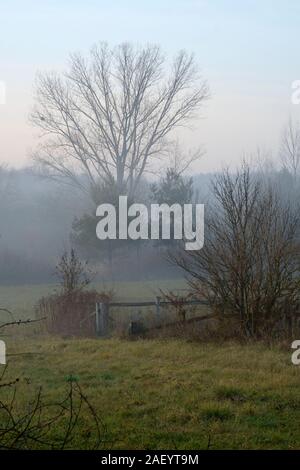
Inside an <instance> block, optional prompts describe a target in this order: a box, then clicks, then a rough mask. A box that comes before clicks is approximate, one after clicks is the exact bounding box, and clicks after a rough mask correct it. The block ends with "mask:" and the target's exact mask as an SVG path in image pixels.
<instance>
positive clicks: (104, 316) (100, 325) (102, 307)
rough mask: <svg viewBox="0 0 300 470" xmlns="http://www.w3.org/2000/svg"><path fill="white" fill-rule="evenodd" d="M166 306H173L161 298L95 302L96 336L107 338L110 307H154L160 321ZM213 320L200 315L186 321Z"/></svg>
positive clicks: (186, 302) (187, 302)
mask: <svg viewBox="0 0 300 470" xmlns="http://www.w3.org/2000/svg"><path fill="white" fill-rule="evenodd" d="M180 304H181V305H208V302H207V301H206V300H194V299H193V300H184V301H181V302H180ZM166 306H174V303H173V302H170V301H167V300H161V297H156V300H155V301H152V302H151V301H149V302H97V303H96V334H97V336H102V337H105V336H108V334H109V311H110V308H112V307H123V308H124V307H125V308H130V307H155V312H156V318H157V320H159V319H161V308H162V307H166ZM209 318H213V315H202V316H199V317H194V318H191V319H189V320H187V323H191V322H193V321H201V320H206V319H209ZM178 323H179V322H172V323H168V324H166V325H163V326H173V325H176V324H178ZM161 327H162V325H157V326H155V327H154V328H161Z"/></svg>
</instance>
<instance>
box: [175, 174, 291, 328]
mask: <svg viewBox="0 0 300 470" xmlns="http://www.w3.org/2000/svg"><path fill="white" fill-rule="evenodd" d="M212 197H214V200H215V204H214V205H213V207H211V208H210V210H209V211H208V210H207V211H206V214H207V217H206V221H205V224H206V225H205V230H206V235H205V243H204V247H203V249H202V250H200V251H190V252H182V253H181V254H180V255H179V256H176V257H175V261H176V263H177V264H179V265H180V266H181V267H182V268H183V269H184V270H185V271H186V272H187V273H188V275H189V280H190V285H191V287H192V290H193V291H194V292H196V293H197V295H198V296H200V297H201V296H203V297H204V298H206V299H208V300H209V302H210V305H211V306H212V308H213V309H214V310H215V312H216V313H218V314H219V315H220V318H221V319H226V318H227V319H228V318H231V319H233V321H234V322H235V321H236V324H237V325H238V327H239V329H240V331H242V333H243V334H245V335H246V336H251V337H260V336H263V335H265V334H266V333H267V332H268V333H271V332H272V331H275V330H276V328H277V326H278V323H279V322H280V321H285V320H288V324H290V320H292V319H293V318H294V316H295V314H296V313H298V309H299V300H300V299H299V244H298V240H297V229H298V217H297V214H296V213H294V211H293V210H292V209H291V208H290V207H289V206H288V205H287V204H283V203H282V202H281V201H280V199H279V196H278V195H277V194H276V192H275V190H274V189H273V188H272V187H270V186H269V185H265V184H264V182H263V181H262V180H260V179H258V177H257V176H255V175H253V174H251V173H250V170H249V167H248V166H247V165H244V166H243V168H242V169H241V170H240V171H238V173H237V174H236V175H232V174H230V173H229V172H228V171H225V172H224V173H222V174H221V175H219V176H218V177H217V178H216V180H215V181H214V183H213V195H212Z"/></svg>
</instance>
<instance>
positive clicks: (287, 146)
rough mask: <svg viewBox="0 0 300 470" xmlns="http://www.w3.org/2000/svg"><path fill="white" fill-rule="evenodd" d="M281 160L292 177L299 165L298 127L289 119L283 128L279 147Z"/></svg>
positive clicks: (295, 175) (299, 132) (296, 173)
mask: <svg viewBox="0 0 300 470" xmlns="http://www.w3.org/2000/svg"><path fill="white" fill-rule="evenodd" d="M280 156H281V161H282V163H283V166H284V168H286V169H287V170H288V171H289V172H290V173H291V174H292V176H293V177H294V178H296V177H297V175H298V171H299V165H300V127H299V126H298V125H297V124H294V123H293V121H292V119H290V120H289V122H288V124H287V126H286V128H285V129H284V132H283V135H282V141H281V148H280Z"/></svg>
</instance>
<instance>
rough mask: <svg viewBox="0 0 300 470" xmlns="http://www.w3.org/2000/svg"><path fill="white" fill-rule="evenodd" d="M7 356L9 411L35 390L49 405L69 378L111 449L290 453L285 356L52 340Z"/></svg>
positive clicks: (292, 427)
mask: <svg viewBox="0 0 300 470" xmlns="http://www.w3.org/2000/svg"><path fill="white" fill-rule="evenodd" d="M7 349H8V351H7V352H8V354H12V356H9V367H8V372H7V374H8V375H7V379H9V378H14V377H20V385H19V387H20V393H19V394H18V400H19V402H18V404H19V406H25V403H26V402H27V401H28V400H29V399H30V398H31V397H32V394H33V392H34V390H36V388H37V387H38V386H39V385H43V387H44V393H45V394H46V395H47V397H48V398H49V399H51V400H54V399H59V397H60V396H61V395H62V394H63V391H64V390H65V388H66V386H67V381H68V380H70V376H72V377H75V378H76V379H78V380H79V382H80V384H81V386H82V387H83V389H84V391H85V392H86V394H87V395H88V397H89V399H90V401H91V402H92V403H93V405H94V406H95V408H96V409H97V412H98V414H99V415H100V416H101V417H102V419H103V421H104V422H105V424H106V425H107V429H108V435H109V440H110V441H111V442H112V443H113V444H112V445H111V446H112V447H113V448H115V449H166V448H167V449H206V448H207V445H208V442H209V441H210V448H212V449H300V428H299V421H300V394H299V387H300V377H299V374H300V369H299V368H297V367H296V366H293V365H292V364H291V361H290V351H288V350H287V351H281V350H279V349H276V348H274V349H268V348H266V347H264V346H263V345H247V346H245V345H244V346H242V345H236V344H231V343H227V344H224V345H218V344H215V345H213V344H211V343H205V344H203V343H202V344H201V343H192V342H186V341H184V340H164V341H159V340H144V341H133V342H129V341H121V340H117V339H110V340H92V339H77V340H75V339H59V338H52V339H51V338H42V339H38V338H36V339H28V338H27V339H24V340H21V339H18V340H17V339H14V340H13V339H12V338H11V339H9V338H8V348H7ZM19 353H34V354H24V355H19ZM0 367H2V366H0ZM28 382H30V384H28Z"/></svg>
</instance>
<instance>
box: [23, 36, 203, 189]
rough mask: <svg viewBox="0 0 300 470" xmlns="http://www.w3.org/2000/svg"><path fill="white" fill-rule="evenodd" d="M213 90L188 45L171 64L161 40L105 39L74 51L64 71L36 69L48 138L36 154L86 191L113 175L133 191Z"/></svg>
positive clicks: (36, 117) (35, 115)
mask: <svg viewBox="0 0 300 470" xmlns="http://www.w3.org/2000/svg"><path fill="white" fill-rule="evenodd" d="M208 94H209V92H208V86H207V84H206V82H205V80H203V79H202V78H201V77H200V76H199V73H198V70H197V67H196V66H195V61H194V58H193V56H192V55H190V54H188V53H187V52H185V51H181V52H179V53H178V54H177V56H176V57H175V59H174V61H173V63H172V64H171V66H169V67H168V63H167V61H166V59H165V57H164V56H163V54H162V52H161V50H160V48H159V47H158V46H152V45H150V46H147V47H145V48H142V49H141V48H138V47H135V46H132V45H130V44H128V43H124V44H121V45H119V46H117V47H115V48H113V49H110V48H109V47H108V46H107V45H106V44H102V43H101V44H100V45H98V46H94V47H93V48H92V50H91V52H90V56H89V58H87V59H86V58H84V57H83V56H81V55H80V54H74V55H71V57H70V67H69V70H68V71H67V72H66V73H54V72H52V73H40V74H38V77H37V84H36V105H35V108H34V110H33V112H32V115H31V119H32V121H33V122H34V124H35V125H36V126H37V127H38V128H40V129H41V130H42V131H43V132H42V136H43V138H42V141H41V144H40V146H39V148H38V149H37V151H36V152H35V155H34V158H35V160H36V161H37V162H38V163H40V164H41V165H42V166H43V167H44V168H46V169H47V170H48V172H49V173H50V174H51V175H53V176H55V177H63V178H67V180H68V181H69V182H71V183H73V184H76V185H77V186H80V187H81V188H82V189H84V190H87V188H89V187H90V186H93V185H97V184H99V182H103V181H105V182H110V181H114V182H116V184H117V187H118V189H119V191H120V192H122V191H126V192H128V194H129V195H133V194H134V193H135V191H136V188H137V187H138V185H139V182H140V180H141V178H142V175H143V174H144V172H145V171H147V170H148V168H149V165H150V163H151V162H152V160H153V157H155V156H156V157H157V156H161V155H162V154H163V152H164V151H165V150H166V148H167V146H168V143H169V141H170V137H171V133H172V131H174V129H175V128H177V127H179V126H183V125H186V124H187V121H188V120H189V119H191V118H192V117H193V116H195V112H196V111H197V110H198V109H199V107H200V106H201V105H202V103H203V101H204V100H205V99H206V98H207V97H208ZM82 175H84V176H85V178H84V179H83V178H82Z"/></svg>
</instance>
